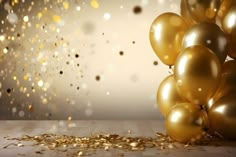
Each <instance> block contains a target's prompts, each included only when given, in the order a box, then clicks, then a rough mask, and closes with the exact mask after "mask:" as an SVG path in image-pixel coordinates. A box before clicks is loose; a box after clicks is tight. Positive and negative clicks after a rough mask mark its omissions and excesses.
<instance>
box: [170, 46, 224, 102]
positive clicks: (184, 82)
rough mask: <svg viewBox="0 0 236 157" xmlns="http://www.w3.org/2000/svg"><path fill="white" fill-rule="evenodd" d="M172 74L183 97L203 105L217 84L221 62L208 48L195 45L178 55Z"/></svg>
mask: <svg viewBox="0 0 236 157" xmlns="http://www.w3.org/2000/svg"><path fill="white" fill-rule="evenodd" d="M174 76H175V79H176V81H177V88H179V90H180V91H181V94H182V96H183V97H185V98H186V99H187V100H189V101H190V102H192V103H193V104H199V105H205V104H207V102H208V101H209V99H210V98H211V97H212V96H213V94H214V93H215V91H216V90H217V87H218V85H219V82H220V78H221V64H220V61H219V59H218V58H217V57H216V55H215V54H214V53H213V52H212V51H211V50H210V49H208V48H206V47H205V46H202V45H195V46H192V47H188V48H186V49H184V50H183V52H182V53H181V54H180V55H179V57H178V58H177V60H176V63H175V68H174Z"/></svg>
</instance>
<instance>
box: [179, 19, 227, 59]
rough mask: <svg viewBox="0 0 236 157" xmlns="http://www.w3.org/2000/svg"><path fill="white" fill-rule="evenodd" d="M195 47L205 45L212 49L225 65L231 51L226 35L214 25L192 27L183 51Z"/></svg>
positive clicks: (204, 23) (201, 24)
mask: <svg viewBox="0 0 236 157" xmlns="http://www.w3.org/2000/svg"><path fill="white" fill-rule="evenodd" d="M193 45H204V46H206V47H208V48H209V49H211V50H212V51H213V52H214V53H215V54H216V55H217V57H218V58H219V59H220V61H221V63H224V61H225V58H226V56H227V52H228V49H229V46H228V39H227V36H226V35H225V33H224V32H223V31H222V30H221V29H220V28H219V27H218V26H217V25H216V24H214V23H206V22H203V23H199V24H197V25H194V26H193V27H191V28H190V29H189V30H188V31H187V32H186V34H185V36H184V38H183V42H182V49H184V48H186V47H190V46H193Z"/></svg>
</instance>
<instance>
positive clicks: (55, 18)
mask: <svg viewBox="0 0 236 157" xmlns="http://www.w3.org/2000/svg"><path fill="white" fill-rule="evenodd" d="M52 18H53V21H54V22H56V23H58V22H60V21H61V17H60V16H58V15H54V16H53V17H52Z"/></svg>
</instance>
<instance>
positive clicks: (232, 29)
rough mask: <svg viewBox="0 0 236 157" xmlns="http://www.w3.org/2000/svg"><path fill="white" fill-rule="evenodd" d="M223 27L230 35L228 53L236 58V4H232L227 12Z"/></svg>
mask: <svg viewBox="0 0 236 157" xmlns="http://www.w3.org/2000/svg"><path fill="white" fill-rule="evenodd" d="M235 3H236V2H235ZM222 28H223V30H224V31H225V32H226V33H227V34H228V35H229V40H230V42H229V43H230V45H229V47H230V49H229V52H228V55H229V56H230V57H232V58H234V59H236V47H235V45H236V5H234V6H232V7H231V8H230V9H229V11H228V12H227V13H226V15H225V17H224V18H223V20H222Z"/></svg>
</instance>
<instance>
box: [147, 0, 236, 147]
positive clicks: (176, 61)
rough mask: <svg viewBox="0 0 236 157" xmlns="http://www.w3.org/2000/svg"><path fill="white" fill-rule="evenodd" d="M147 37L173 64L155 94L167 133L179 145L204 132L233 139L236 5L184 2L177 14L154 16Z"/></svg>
mask: <svg viewBox="0 0 236 157" xmlns="http://www.w3.org/2000/svg"><path fill="white" fill-rule="evenodd" d="M149 38H150V43H151V46H152V48H153V50H154V51H155V53H156V55H157V56H158V57H159V59H160V60H161V61H162V62H163V63H164V64H166V65H168V66H174V73H173V74H172V75H170V76H168V77H167V78H165V79H164V80H163V81H162V82H161V84H160V86H159V88H158V91H157V104H158V107H159V109H160V112H161V113H162V115H163V116H164V118H165V124H166V131H167V134H168V135H169V136H171V137H172V138H173V139H174V140H176V141H179V142H183V143H186V142H194V141H196V140H198V139H201V137H202V135H204V134H206V131H207V130H208V131H209V132H211V133H217V134H218V135H221V136H223V137H224V138H228V139H236V60H234V59H236V1H235V0H204V1H203V0H194V1H192V0H182V1H181V16H179V15H177V14H175V13H170V12H168V13H164V14H161V15H160V16H158V17H157V18H156V19H155V20H154V22H153V23H152V25H151V28H150V34H149ZM227 56H229V57H228V58H230V59H229V60H228V61H226V57H227Z"/></svg>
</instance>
